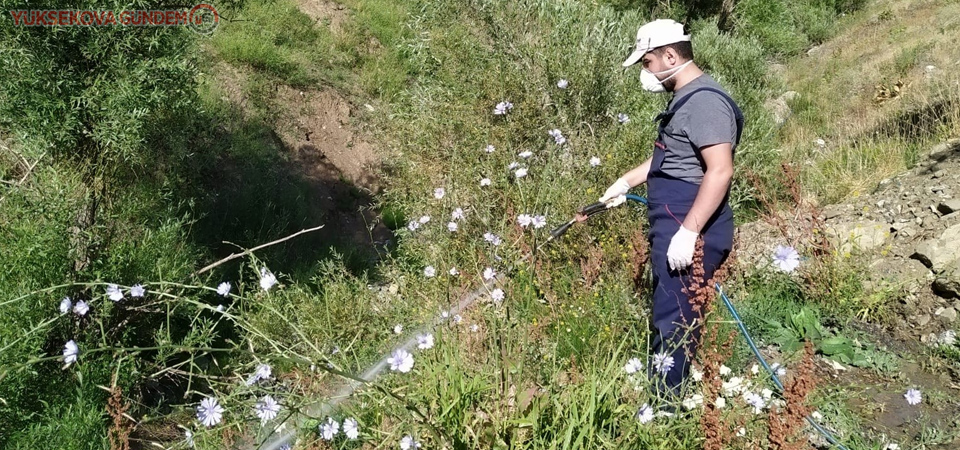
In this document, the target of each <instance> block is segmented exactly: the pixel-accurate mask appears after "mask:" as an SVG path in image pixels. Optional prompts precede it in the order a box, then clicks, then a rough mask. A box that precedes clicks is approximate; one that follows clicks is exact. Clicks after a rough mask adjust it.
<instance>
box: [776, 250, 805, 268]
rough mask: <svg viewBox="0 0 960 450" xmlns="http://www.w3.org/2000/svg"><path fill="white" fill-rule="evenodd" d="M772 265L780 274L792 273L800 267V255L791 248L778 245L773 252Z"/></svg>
mask: <svg viewBox="0 0 960 450" xmlns="http://www.w3.org/2000/svg"><path fill="white" fill-rule="evenodd" d="M773 264H774V265H775V266H776V267H777V269H779V270H780V271H781V272H786V273H790V272H793V271H794V270H796V268H797V267H798V266H799V265H800V254H799V253H797V250H796V249H794V248H793V247H789V246H783V245H778V246H777V249H776V250H775V251H774V252H773Z"/></svg>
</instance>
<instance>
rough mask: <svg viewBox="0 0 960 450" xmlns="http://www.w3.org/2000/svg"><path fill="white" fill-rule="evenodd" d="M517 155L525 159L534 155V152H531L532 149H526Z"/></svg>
mask: <svg viewBox="0 0 960 450" xmlns="http://www.w3.org/2000/svg"><path fill="white" fill-rule="evenodd" d="M517 156H519V157H521V158H523V159H527V158H529V157H531V156H533V152H531V151H530V150H526V151H522V152H520V153H518V154H517Z"/></svg>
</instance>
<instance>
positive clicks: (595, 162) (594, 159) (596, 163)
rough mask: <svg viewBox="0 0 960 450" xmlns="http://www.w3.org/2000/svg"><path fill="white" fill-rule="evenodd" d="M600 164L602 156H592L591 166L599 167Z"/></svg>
mask: <svg viewBox="0 0 960 450" xmlns="http://www.w3.org/2000/svg"><path fill="white" fill-rule="evenodd" d="M599 165H600V158H597V157H596V156H593V157H591V158H590V167H597V166H599Z"/></svg>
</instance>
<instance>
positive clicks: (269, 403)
mask: <svg viewBox="0 0 960 450" xmlns="http://www.w3.org/2000/svg"><path fill="white" fill-rule="evenodd" d="M253 410H254V413H255V414H256V415H257V417H259V418H260V421H261V423H267V421H270V420H273V418H275V417H277V414H278V413H279V412H280V404H279V403H277V401H276V400H274V399H273V397H271V396H269V395H265V396H264V397H263V398H262V399H261V400H260V401H259V402H257V403H256V404H254V405H253Z"/></svg>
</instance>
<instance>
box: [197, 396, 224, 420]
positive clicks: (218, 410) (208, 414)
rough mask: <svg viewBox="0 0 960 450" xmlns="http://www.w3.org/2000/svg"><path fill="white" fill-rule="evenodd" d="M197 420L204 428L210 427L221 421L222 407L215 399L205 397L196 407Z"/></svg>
mask: <svg viewBox="0 0 960 450" xmlns="http://www.w3.org/2000/svg"><path fill="white" fill-rule="evenodd" d="M197 419H200V423H202V424H203V425H204V426H207V427H212V426H214V425H216V424H218V423H220V421H221V420H223V407H222V406H220V402H219V401H218V400H217V399H216V398H214V397H207V398H205V399H203V400H202V401H201V402H200V406H198V407H197Z"/></svg>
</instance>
